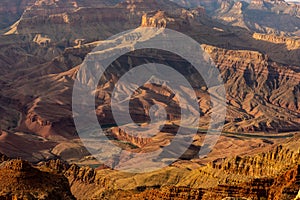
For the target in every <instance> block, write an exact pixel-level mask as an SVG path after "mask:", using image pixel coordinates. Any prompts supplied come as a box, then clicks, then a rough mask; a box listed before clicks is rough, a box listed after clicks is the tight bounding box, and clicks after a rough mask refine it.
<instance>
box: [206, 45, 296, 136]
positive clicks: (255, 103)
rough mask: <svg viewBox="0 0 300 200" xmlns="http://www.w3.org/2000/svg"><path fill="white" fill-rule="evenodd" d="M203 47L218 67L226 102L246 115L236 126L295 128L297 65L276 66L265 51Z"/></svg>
mask: <svg viewBox="0 0 300 200" xmlns="http://www.w3.org/2000/svg"><path fill="white" fill-rule="evenodd" d="M204 49H205V51H207V52H208V53H209V54H210V55H211V57H212V59H213V60H214V61H215V63H216V65H217V66H218V68H219V69H220V70H221V74H222V76H223V78H224V82H225V87H226V90H227V99H228V101H229V105H232V106H234V107H236V108H237V109H242V110H243V112H245V114H246V115H245V116H247V117H246V118H245V117H244V118H243V119H241V121H240V122H238V123H236V124H237V125H240V128H242V129H240V130H243V131H251V130H252V131H255V130H256V129H257V128H258V127H260V128H262V129H263V130H270V131H276V130H277V131H280V130H281V131H289V130H293V129H294V130H296V129H297V126H298V125H296V124H297V123H298V113H299V102H297V101H295V99H298V96H299V93H298V90H299V88H298V87H299V73H298V70H297V68H296V69H294V70H293V69H291V68H288V67H284V66H279V65H278V64H277V63H274V62H272V61H270V60H269V58H268V56H267V55H264V54H261V53H259V52H255V51H232V50H225V49H220V48H215V47H210V46H204ZM279 91H281V92H279ZM287 97H288V98H287ZM229 108H231V107H229ZM282 108H284V109H288V110H290V111H291V112H288V113H286V115H285V114H284V115H281V114H283V113H282V112H279V110H281V109H282ZM236 111H237V110H235V112H236ZM229 112H230V113H231V112H233V110H232V111H231V110H229ZM279 113H281V114H279ZM232 114H233V113H231V114H230V115H228V116H231V115H232ZM235 119H236V118H235ZM247 124H248V125H247ZM275 124H276V125H275ZM260 128H258V129H260ZM282 128H283V129H282ZM238 129H239V128H238ZM238 129H237V130H238ZM284 129H285V130H284Z"/></svg>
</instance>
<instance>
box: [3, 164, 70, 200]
mask: <svg viewBox="0 0 300 200" xmlns="http://www.w3.org/2000/svg"><path fill="white" fill-rule="evenodd" d="M0 188H1V189H0V198H3V199H49V200H50V199H75V198H74V196H73V195H72V194H71V192H70V188H69V185H68V182H67V179H66V178H65V177H63V176H62V175H57V174H50V173H48V172H43V171H40V170H38V169H36V168H34V167H32V166H31V164H29V163H28V162H26V161H22V160H10V161H5V162H3V163H2V164H1V165H0Z"/></svg>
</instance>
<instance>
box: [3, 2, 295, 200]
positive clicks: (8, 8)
mask: <svg viewBox="0 0 300 200" xmlns="http://www.w3.org/2000/svg"><path fill="white" fill-rule="evenodd" d="M176 3H178V4H179V5H178V4H176ZM198 3H199V5H198ZM0 4H3V6H1V9H0V16H4V17H1V18H0V19H1V20H0V33H1V35H0V49H1V50H0V69H1V70H0V116H1V117H0V152H1V153H2V154H1V156H0V163H1V164H0V199H13V198H15V199H26V198H27V199H75V198H76V199H116V198H117V197H118V198H119V199H220V200H221V199H238V198H240V199H270V200H271V199H297V198H299V194H298V192H299V188H300V185H299V184H300V183H299V172H300V171H299V169H300V168H299V127H300V120H299V113H300V101H299V99H300V93H299V91H300V88H299V81H300V75H299V72H300V65H299V62H300V45H299V44H300V43H299V32H298V30H296V29H295V27H297V26H299V25H300V21H299V6H298V5H295V4H291V3H286V2H284V1H262V0H256V1H251V2H233V1H230V0H223V1H221V0H216V1H205V0H201V1H195V2H193V1H187V2H185V1H180V2H171V1H168V0H162V1H158V0H128V1H117V0H116V1H95V0H55V1H54V0H53V1H52V0H27V1H25V0H13V1H3V2H1V3H0ZM196 6H200V7H196ZM186 7H190V8H186ZM273 21H275V22H273ZM279 22H280V23H279ZM143 27H144V28H147V27H148V28H157V29H161V30H163V29H172V30H176V31H179V32H181V33H183V34H185V35H187V36H190V37H191V38H193V39H194V40H195V41H197V42H198V43H199V44H200V45H201V48H202V50H203V51H204V52H205V53H206V54H207V55H209V57H210V58H211V60H212V61H213V63H214V65H215V66H216V67H217V69H218V70H219V71H220V75H221V78H222V80H223V82H224V87H225V89H226V106H227V111H226V112H227V113H226V120H225V124H224V127H223V130H222V134H221V136H220V138H219V140H218V142H217V144H216V145H215V146H214V148H213V149H211V152H210V154H209V155H208V156H207V157H204V158H199V157H198V153H199V151H200V150H201V148H203V146H202V142H203V140H204V138H205V133H206V131H207V129H208V124H209V120H210V117H211V112H212V106H211V104H210V93H209V91H208V90H207V86H206V84H205V83H204V81H203V77H201V75H199V74H196V73H195V69H193V67H192V66H191V65H190V64H189V63H188V62H187V61H186V60H184V59H182V58H181V57H180V56H178V55H176V54H174V53H171V52H166V51H161V50H157V49H144V50H141V51H132V52H130V53H128V54H125V55H122V56H120V57H119V58H118V59H117V60H115V61H114V62H113V63H111V65H110V66H109V68H108V70H107V75H106V76H105V77H104V78H103V79H102V80H104V81H102V82H99V83H98V87H97V90H96V91H95V112H96V114H97V119H98V121H99V123H100V125H101V126H104V127H106V128H105V134H106V136H107V137H108V139H109V140H111V141H112V142H113V143H114V144H115V145H117V146H119V147H121V148H122V149H126V150H128V151H130V152H139V153H145V152H152V151H154V150H157V149H159V148H161V147H163V146H166V145H167V144H169V143H170V142H171V141H172V139H173V138H174V135H175V134H176V132H177V131H178V127H179V123H178V120H179V119H180V109H179V102H178V99H176V98H174V96H173V95H174V94H173V93H172V92H171V91H170V90H169V89H168V88H166V87H161V86H160V85H157V84H145V85H143V86H142V87H140V88H139V89H138V90H137V91H135V93H134V94H133V95H132V94H127V93H128V91H127V90H124V93H126V94H127V95H129V96H131V99H130V109H131V113H130V114H131V118H132V120H133V121H134V122H135V123H137V124H139V125H140V126H141V127H143V126H145V125H147V123H148V122H149V108H150V107H151V106H152V105H153V104H155V103H158V104H159V105H161V106H163V107H164V108H166V111H167V116H168V122H167V123H166V124H165V125H164V127H163V129H161V130H160V132H159V133H157V134H156V135H155V136H153V137H152V138H147V137H146V138H144V137H142V136H136V135H134V134H133V132H126V131H124V130H122V128H120V127H117V126H116V124H115V120H114V116H113V114H112V110H111V98H112V91H113V89H114V85H116V83H117V82H118V80H119V79H120V78H121V76H122V75H123V74H125V73H126V72H127V71H128V70H129V69H131V68H133V67H134V66H139V65H142V64H145V63H160V64H164V65H168V66H172V68H174V69H176V70H177V71H178V72H180V73H181V74H183V75H184V76H185V78H186V79H187V80H189V81H190V82H191V83H193V86H194V89H195V94H196V97H197V103H198V105H199V109H200V113H201V119H200V121H199V127H189V128H190V129H193V128H194V129H196V130H197V131H196V132H197V134H196V135H195V136H194V137H193V141H192V144H191V145H190V147H189V148H188V150H187V151H186V152H185V153H184V154H183V155H182V156H181V157H180V158H179V159H178V160H177V161H175V162H173V163H172V164H171V165H170V166H167V167H164V168H162V169H159V170H158V171H154V172H149V173H143V174H138V173H136V174H133V173H128V172H122V171H116V170H112V169H111V168H109V167H108V166H105V165H103V163H101V162H99V161H98V160H97V159H96V158H95V157H94V156H93V155H91V153H90V152H89V151H88V150H87V149H86V146H85V145H84V144H83V142H82V140H81V139H80V137H79V136H78V132H77V130H76V128H75V125H74V117H76V116H73V113H72V92H73V85H74V81H75V80H76V78H77V73H78V71H79V69H80V67H81V64H82V63H83V62H84V61H85V59H86V57H87V56H88V55H89V54H91V52H93V50H95V48H96V49H97V48H98V49H99V48H100V49H101V48H102V47H103V48H104V47H105V45H107V43H105V41H106V42H107V40H106V39H107V38H109V37H111V36H113V35H115V34H118V33H120V32H123V31H127V30H130V29H133V30H137V29H139V28H143ZM147 37H149V38H150V37H152V36H151V35H147V34H146V35H145V38H147ZM109 41H110V42H111V41H113V39H111V38H110V40H109ZM122 45H123V44H122V43H120V44H119V46H115V48H116V49H117V48H122ZM132 48H133V49H134V48H135V46H133V47H132ZM100 53H101V52H100ZM100 55H101V54H100ZM92 81H93V80H87V82H92ZM131 86H132V85H130V84H129V85H121V86H120V88H126V87H131ZM186 95H188V92H187V94H186ZM171 97H173V98H171ZM86 120H87V121H88V119H86ZM87 124H88V123H87ZM167 153H169V154H172V152H167ZM166 155H168V154H166ZM133 158H134V157H133ZM127 159H128V160H130V159H131V157H130V156H128V157H125V158H124V160H125V161H127ZM24 160H27V161H24ZM138 162H141V166H145V167H147V166H146V165H147V164H148V162H146V161H145V162H144V163H143V162H142V161H141V160H138ZM114 165H115V166H122V161H117V162H115V163H114ZM297 195H298V197H297Z"/></svg>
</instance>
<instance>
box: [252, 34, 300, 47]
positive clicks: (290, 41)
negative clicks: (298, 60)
mask: <svg viewBox="0 0 300 200" xmlns="http://www.w3.org/2000/svg"><path fill="white" fill-rule="evenodd" d="M253 38H254V39H257V40H263V41H268V42H271V43H276V44H285V45H286V47H287V48H288V49H289V50H295V49H299V48H300V39H299V38H288V37H283V36H276V35H267V34H259V33H254V34H253Z"/></svg>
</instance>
